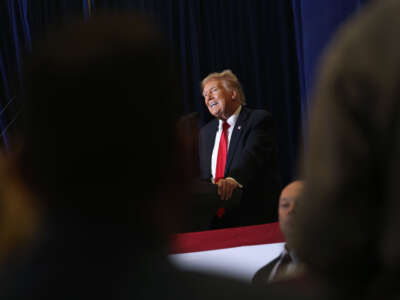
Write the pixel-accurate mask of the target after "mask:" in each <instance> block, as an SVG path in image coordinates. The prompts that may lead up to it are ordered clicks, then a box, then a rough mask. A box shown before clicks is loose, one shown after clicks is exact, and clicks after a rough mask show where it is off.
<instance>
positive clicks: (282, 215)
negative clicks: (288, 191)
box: [278, 195, 295, 236]
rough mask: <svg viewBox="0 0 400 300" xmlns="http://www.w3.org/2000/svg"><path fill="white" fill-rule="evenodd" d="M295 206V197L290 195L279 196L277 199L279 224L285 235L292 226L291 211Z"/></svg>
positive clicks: (292, 211)
mask: <svg viewBox="0 0 400 300" xmlns="http://www.w3.org/2000/svg"><path fill="white" fill-rule="evenodd" d="M294 207H295V198H294V197H290V196H285V195H284V196H283V197H282V196H281V198H280V199H279V211H278V214H279V225H280V227H281V230H282V233H283V234H284V235H285V236H286V235H287V234H288V233H289V231H290V229H291V228H292V226H293V213H294Z"/></svg>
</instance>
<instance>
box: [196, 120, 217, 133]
mask: <svg viewBox="0 0 400 300" xmlns="http://www.w3.org/2000/svg"><path fill="white" fill-rule="evenodd" d="M217 129H218V119H216V118H213V119H211V120H210V121H209V122H207V123H206V124H205V125H204V126H203V127H201V128H200V133H201V134H204V133H205V132H210V131H214V130H215V131H217Z"/></svg>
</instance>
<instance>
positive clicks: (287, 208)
mask: <svg viewBox="0 0 400 300" xmlns="http://www.w3.org/2000/svg"><path fill="white" fill-rule="evenodd" d="M303 189H304V182H303V181H301V180H297V181H293V182H292V183H290V184H288V185H287V186H286V187H285V188H284V189H283V190H282V192H281V195H280V197H279V208H278V216H279V226H280V228H281V231H282V233H283V235H284V237H285V240H286V243H285V247H284V249H283V251H282V253H281V254H280V255H279V256H278V257H277V258H275V259H274V260H272V261H270V262H269V263H268V264H266V265H265V266H264V267H262V268H261V269H260V270H258V271H257V273H256V274H255V275H254V277H253V283H254V284H258V285H266V284H268V283H271V282H273V281H278V280H285V279H286V278H290V277H292V276H295V275H296V273H297V272H296V268H298V264H299V263H298V260H297V257H296V255H295V253H294V251H293V248H292V246H291V240H292V239H293V237H292V235H293V232H294V230H295V228H294V227H295V226H296V225H295V223H294V215H295V211H296V205H297V201H298V199H299V197H300V195H301V193H302V191H303Z"/></svg>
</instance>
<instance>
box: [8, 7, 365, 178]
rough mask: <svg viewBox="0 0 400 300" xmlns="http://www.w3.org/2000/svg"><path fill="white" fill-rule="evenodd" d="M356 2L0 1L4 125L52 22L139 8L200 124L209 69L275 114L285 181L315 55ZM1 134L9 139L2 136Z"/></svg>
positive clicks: (291, 169)
mask: <svg viewBox="0 0 400 300" xmlns="http://www.w3.org/2000/svg"><path fill="white" fill-rule="evenodd" d="M356 2H359V3H361V2H364V1H355V0H342V1H338V0H332V1H328V0H326V1H304V0H298V1H296V0H291V1H289V0H268V1H266V0H252V1H243V0H193V1H187V0H89V1H88V0H56V1H55V0H4V1H1V3H0V25H1V27H0V38H1V41H0V42H1V44H0V112H2V113H1V114H0V127H1V128H0V129H1V131H2V132H5V131H6V129H7V128H9V127H10V124H11V128H12V124H13V122H14V120H15V119H16V117H17V116H18V113H19V112H20V111H21V110H20V107H21V105H22V104H23V103H20V101H19V99H16V97H15V95H16V94H17V90H18V88H19V84H20V82H21V78H19V75H20V69H21V66H22V63H23V62H22V53H23V52H24V51H25V50H28V51H29V49H30V47H31V41H32V40H34V39H35V38H36V36H38V35H39V34H40V33H41V32H42V31H43V30H44V28H45V27H46V26H47V25H49V24H54V23H60V22H63V21H64V20H65V19H66V17H68V16H70V15H75V16H78V17H79V18H84V19H85V18H88V17H89V16H90V15H93V14H96V13H99V12H101V11H129V10H139V11H142V12H146V13H150V14H151V15H153V16H154V19H155V20H156V21H157V22H158V23H159V24H160V25H161V28H162V29H163V30H164V32H165V34H166V36H167V38H168V40H169V42H170V45H171V48H173V50H174V51H175V53H176V60H177V62H178V63H179V64H180V66H181V77H182V81H183V94H184V101H183V106H182V112H183V113H189V112H194V111H196V112H199V115H200V118H201V121H202V122H203V123H204V122H206V121H208V120H209V119H210V118H211V117H210V115H209V113H208V111H207V109H206V107H205V105H204V103H203V99H202V98H201V91H200V87H199V83H200V81H201V79H202V78H203V77H204V76H206V75H207V74H208V73H210V72H214V71H221V70H223V69H226V68H229V69H232V71H233V72H234V73H235V74H236V75H237V76H238V77H239V80H241V82H242V84H243V87H244V90H245V94H246V97H247V102H248V105H249V106H251V107H254V108H264V109H267V110H269V111H270V112H271V113H272V114H273V116H274V119H275V125H276V135H277V139H278V146H279V162H280V169H281V177H282V183H283V184H286V183H287V182H289V181H290V180H291V179H293V177H294V176H295V173H296V164H297V162H296V160H297V150H298V144H299V141H301V140H302V138H301V118H302V113H303V114H305V112H306V108H307V102H306V99H307V95H308V92H309V89H310V86H311V84H310V82H311V81H312V80H311V79H312V70H313V69H314V66H315V62H316V60H317V57H318V56H319V53H320V51H321V49H322V48H323V46H324V45H325V43H326V41H327V40H329V38H330V36H331V34H332V32H334V31H335V30H336V28H337V26H338V24H340V22H341V21H342V20H344V19H345V18H346V17H347V16H348V15H349V14H350V13H352V12H354V11H355V10H356V9H358V5H355V3H356ZM348 3H352V4H348ZM320 23H323V24H324V26H320ZM316 24H319V26H315V25H316ZM314 36H315V37H317V38H313V37H314ZM110 101H111V102H112V99H110ZM77 109H78V108H77ZM2 138H3V142H4V144H5V145H6V146H7V140H6V139H5V135H3V136H2Z"/></svg>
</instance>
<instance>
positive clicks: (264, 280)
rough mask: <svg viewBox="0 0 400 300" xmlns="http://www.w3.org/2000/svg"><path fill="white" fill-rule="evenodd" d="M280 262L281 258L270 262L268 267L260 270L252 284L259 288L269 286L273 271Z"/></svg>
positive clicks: (265, 266)
mask: <svg viewBox="0 0 400 300" xmlns="http://www.w3.org/2000/svg"><path fill="white" fill-rule="evenodd" d="M278 260H279V256H278V257H276V258H274V259H273V260H272V261H270V262H269V263H267V264H266V265H264V266H263V267H262V268H261V269H259V270H258V271H257V272H256V274H255V275H254V277H253V279H252V283H253V284H256V285H259V286H265V285H267V284H268V279H269V276H270V274H271V272H272V269H273V267H274V265H275V264H276V263H277V261H278Z"/></svg>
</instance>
